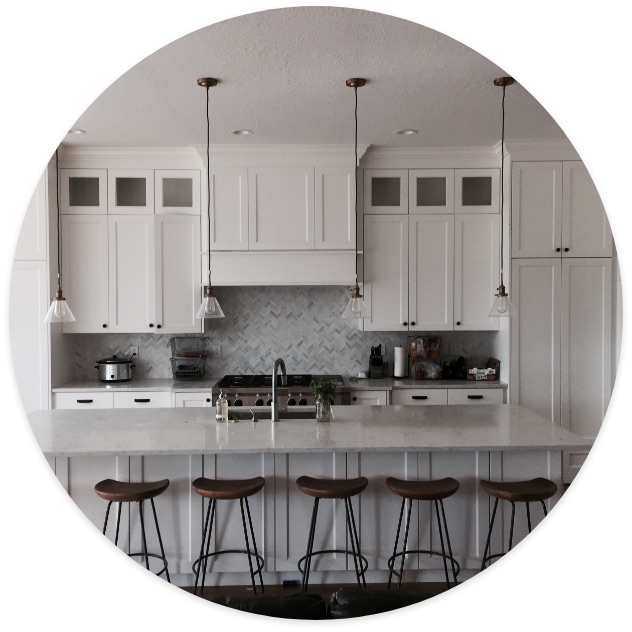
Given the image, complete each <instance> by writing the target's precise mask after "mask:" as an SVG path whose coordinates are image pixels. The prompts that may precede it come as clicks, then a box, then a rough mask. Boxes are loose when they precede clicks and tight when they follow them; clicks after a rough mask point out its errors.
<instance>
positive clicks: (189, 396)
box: [173, 389, 213, 408]
mask: <svg viewBox="0 0 632 632" xmlns="http://www.w3.org/2000/svg"><path fill="white" fill-rule="evenodd" d="M173 406H174V407H175V408H207V407H209V406H213V392H212V391H211V390H210V389H209V390H208V391H204V392H197V391H195V392H192V391H182V392H180V393H178V392H176V393H174V394H173Z"/></svg>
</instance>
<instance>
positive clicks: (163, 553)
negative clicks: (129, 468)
mask: <svg viewBox="0 0 632 632" xmlns="http://www.w3.org/2000/svg"><path fill="white" fill-rule="evenodd" d="M149 500H150V501H151V510H152V512H153V514H154V522H155V523H156V533H157V534H158V544H159V545H160V554H161V555H162V561H163V562H164V563H165V575H166V576H167V581H168V582H169V583H171V577H169V569H168V568H167V556H166V555H165V547H164V546H163V544H162V536H161V535H160V527H159V526H158V516H157V515H156V505H155V504H154V499H153V498H150V499H149ZM161 573H162V571H160V573H158V575H160V574H161Z"/></svg>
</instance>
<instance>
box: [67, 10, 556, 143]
mask: <svg viewBox="0 0 632 632" xmlns="http://www.w3.org/2000/svg"><path fill="white" fill-rule="evenodd" d="M506 74H511V73H510V72H508V71H505V70H502V69H501V68H499V67H498V66H496V65H495V64H494V63H492V62H491V61H489V60H488V59H486V58H484V57H482V56H481V55H479V54H478V53H476V52H475V51H473V50H471V49H470V48H468V47H466V46H464V45H462V44H460V43H459V42H457V41H455V40H453V39H451V38H449V37H447V36H445V35H442V34H440V33H438V32H436V31H433V30H431V29H428V28H425V27H422V26H420V25H418V24H416V23H413V22H409V21H406V20H401V19H398V18H393V17H389V16H385V15H382V14H378V13H373V12H369V11H360V10H353V9H341V8H331V7H296V8H290V9H276V10H272V11H264V12H260V13H254V14H249V15H246V16H242V17H239V18H235V19H232V20H227V21H224V22H220V23H217V24H213V25H211V26H208V27H206V28H203V29H200V30H199V31H196V32H194V33H191V34H190V35H188V36H186V37H183V38H181V39H179V40H177V41H175V42H173V43H172V44H170V45H168V46H166V47H164V48H162V49H161V50H159V51H157V52H156V53H154V54H153V55H151V56H149V57H148V58H146V59H145V60H143V61H142V62H140V63H139V64H137V65H136V66H135V67H133V68H132V69H130V70H129V71H128V72H127V73H126V74H124V75H123V76H122V77H121V78H120V79H118V80H117V81H116V82H115V83H114V84H112V85H111V86H110V87H109V88H108V89H107V90H105V92H104V93H103V94H102V95H101V96H100V97H99V98H98V99H97V100H96V101H95V102H94V103H93V104H92V105H91V106H90V107H89V108H88V110H86V112H85V113H84V114H83V115H82V116H81V118H80V119H79V120H78V121H77V123H76V126H77V127H80V128H82V129H84V130H86V132H87V134H86V135H84V136H67V137H66V140H65V141H64V142H65V144H67V145H79V146H106V147H175V146H180V147H182V146H189V145H200V144H204V143H205V142H206V118H205V117H206V92H205V90H204V89H203V88H200V87H199V86H198V85H197V83H196V80H197V78H198V77H203V76H211V77H215V78H217V79H219V81H220V83H219V85H218V86H217V87H215V88H212V89H211V91H210V97H211V101H210V102H211V106H210V111H211V142H212V143H235V144H241V145H247V144H260V143H324V144H339V143H352V142H353V107H354V98H353V90H352V89H351V88H348V87H347V86H346V85H345V80H346V79H347V78H349V77H365V78H366V79H367V80H368V83H367V85H366V87H364V88H361V89H359V90H358V101H359V106H358V116H359V125H358V127H359V131H358V133H359V142H360V143H361V144H370V145H374V146H402V147H477V146H492V145H494V144H495V143H497V142H498V141H499V140H500V116H501V110H500V103H501V96H502V91H501V89H500V88H497V87H495V86H494V85H493V83H492V81H493V79H494V78H495V77H497V76H501V75H506ZM516 80H517V82H518V83H516V84H515V85H513V86H511V87H510V88H508V89H507V100H506V114H507V125H506V137H507V138H508V139H530V140H540V139H553V140H559V139H563V138H565V136H564V134H563V132H562V131H561V130H560V128H559V127H558V126H557V124H556V123H555V122H554V121H553V119H552V118H551V117H550V116H549V115H548V114H547V112H546V111H545V110H544V109H543V108H542V107H541V106H540V104H539V103H538V102H537V101H536V100H535V99H533V97H531V95H530V94H529V93H528V92H527V91H526V90H525V89H524V88H522V87H521V86H520V84H519V80H520V78H519V77H516ZM241 128H247V129H250V130H252V131H253V132H254V134H253V135H251V136H247V137H237V136H234V135H233V134H231V133H230V132H231V130H234V129H241ZM402 128H414V129H417V130H419V134H417V135H414V136H406V137H402V136H397V135H393V132H394V131H395V130H398V129H402Z"/></svg>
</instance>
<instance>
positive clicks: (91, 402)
mask: <svg viewBox="0 0 632 632" xmlns="http://www.w3.org/2000/svg"><path fill="white" fill-rule="evenodd" d="M93 403H94V400H93V399H78V400H77V404H93Z"/></svg>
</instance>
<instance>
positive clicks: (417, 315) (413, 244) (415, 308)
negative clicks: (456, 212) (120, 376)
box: [408, 215, 454, 331]
mask: <svg viewBox="0 0 632 632" xmlns="http://www.w3.org/2000/svg"><path fill="white" fill-rule="evenodd" d="M408 261H409V264H408V274H409V278H408V292H409V296H408V301H409V304H408V316H409V319H410V321H409V329H410V330H411V331H446V330H448V331H451V330H452V329H453V320H454V319H453V312H454V217H453V216H447V215H421V216H415V217H410V218H409V247H408Z"/></svg>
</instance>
